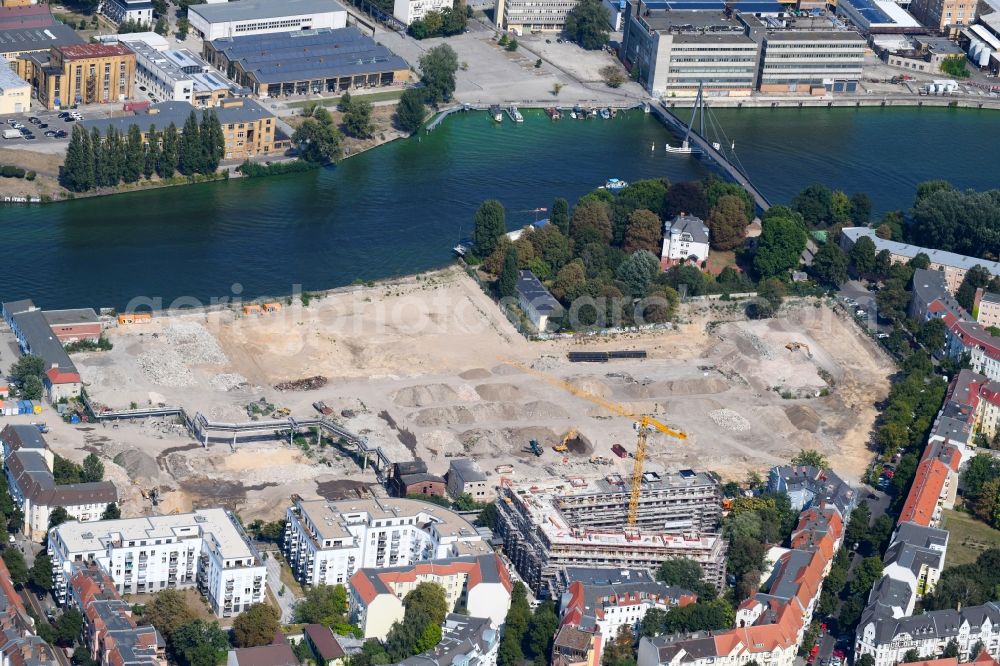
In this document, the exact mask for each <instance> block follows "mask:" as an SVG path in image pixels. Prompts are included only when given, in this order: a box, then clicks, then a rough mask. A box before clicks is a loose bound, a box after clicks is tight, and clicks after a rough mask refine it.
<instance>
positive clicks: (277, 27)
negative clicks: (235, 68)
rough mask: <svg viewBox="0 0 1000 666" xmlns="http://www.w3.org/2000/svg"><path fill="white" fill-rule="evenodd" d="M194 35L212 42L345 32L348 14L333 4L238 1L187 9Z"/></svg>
mask: <svg viewBox="0 0 1000 666" xmlns="http://www.w3.org/2000/svg"><path fill="white" fill-rule="evenodd" d="M188 20H189V21H190V22H191V28H192V29H193V30H194V32H195V34H196V35H198V36H199V37H201V38H202V39H204V40H205V41H211V40H213V39H219V38H220V37H239V36H242V35H260V34H264V33H276V32H289V31H296V30H314V29H317V28H344V27H346V26H347V10H346V9H344V7H343V6H342V5H341V4H339V3H338V2H335V0H280V1H277V2H276V1H275V0H237V1H236V2H220V3H213V4H205V5H193V6H191V7H190V8H189V9H188Z"/></svg>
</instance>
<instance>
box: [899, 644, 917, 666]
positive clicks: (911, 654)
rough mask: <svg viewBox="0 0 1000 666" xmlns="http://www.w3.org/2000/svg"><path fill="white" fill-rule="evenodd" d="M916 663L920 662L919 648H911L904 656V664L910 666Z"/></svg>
mask: <svg viewBox="0 0 1000 666" xmlns="http://www.w3.org/2000/svg"><path fill="white" fill-rule="evenodd" d="M915 661H920V653H919V652H917V648H910V649H909V650H907V651H906V652H905V653H904V654H903V662H902V663H904V664H909V663H913V662H915Z"/></svg>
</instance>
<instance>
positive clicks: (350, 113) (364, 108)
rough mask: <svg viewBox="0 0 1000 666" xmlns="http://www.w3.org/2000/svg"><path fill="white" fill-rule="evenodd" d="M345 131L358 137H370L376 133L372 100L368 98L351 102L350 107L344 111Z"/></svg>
mask: <svg viewBox="0 0 1000 666" xmlns="http://www.w3.org/2000/svg"><path fill="white" fill-rule="evenodd" d="M345 94H346V93H345ZM344 132H345V133H346V134H347V135H348V136H353V137H355V138H357V139H369V138H371V137H372V136H373V135H374V134H375V123H374V122H372V103H371V102H369V101H368V100H366V99H357V100H354V101H353V102H351V104H350V108H348V109H347V111H346V112H345V113H344Z"/></svg>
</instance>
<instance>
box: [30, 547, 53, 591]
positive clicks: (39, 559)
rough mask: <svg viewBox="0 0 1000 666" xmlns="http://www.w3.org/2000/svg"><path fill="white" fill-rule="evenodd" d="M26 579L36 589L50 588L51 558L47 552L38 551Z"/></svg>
mask: <svg viewBox="0 0 1000 666" xmlns="http://www.w3.org/2000/svg"><path fill="white" fill-rule="evenodd" d="M28 580H29V581H30V582H31V585H32V586H33V587H35V588H36V589H39V590H44V591H46V592H48V591H49V590H51V589H52V559H51V558H50V557H49V556H48V554H47V553H39V554H38V555H37V556H36V557H35V563H34V564H32V565H31V570H30V571H29V572H28Z"/></svg>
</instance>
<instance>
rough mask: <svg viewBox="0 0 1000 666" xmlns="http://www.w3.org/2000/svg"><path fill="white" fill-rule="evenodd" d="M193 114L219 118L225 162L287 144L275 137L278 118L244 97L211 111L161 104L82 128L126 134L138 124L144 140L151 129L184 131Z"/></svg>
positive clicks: (86, 122) (183, 104) (228, 100)
mask: <svg viewBox="0 0 1000 666" xmlns="http://www.w3.org/2000/svg"><path fill="white" fill-rule="evenodd" d="M192 111H193V112H194V114H195V117H196V118H197V119H198V122H199V123H200V122H201V120H202V115H203V114H204V113H205V112H206V111H211V112H212V113H214V114H215V115H216V116H217V117H218V118H219V123H220V124H221V125H222V133H223V136H224V137H225V140H226V146H225V150H224V152H223V159H226V160H245V159H247V158H249V157H253V156H255V155H264V154H268V153H274V152H278V151H280V150H282V146H283V145H284V144H286V143H287V140H284V139H281V138H279V137H278V136H277V135H276V128H277V119H276V118H275V117H274V116H273V115H272V114H271V112H270V111H268V110H267V109H265V108H264V107H263V106H261V105H260V104H258V103H257V102H255V101H253V100H252V99H241V98H226V99H223V100H222V101H221V102H220V103H219V106H217V107H214V108H212V109H199V108H196V107H194V106H192V105H191V104H189V103H188V102H160V103H159V104H153V105H152V106H150V107H149V108H147V109H141V110H139V111H137V112H136V114H135V115H132V116H117V117H114V118H96V119H94V120H84V121H83V122H81V123H80V125H81V126H83V127H84V128H86V129H87V130H92V129H94V128H95V127H96V128H97V129H98V130H99V131H100V132H101V133H102V134H104V133H106V132H107V130H108V128H109V127H114V128H115V129H117V130H118V131H119V132H121V133H122V134H127V133H128V130H129V128H130V127H131V126H132V125H138V126H139V130H140V131H141V132H142V134H143V138H145V136H146V135H147V134H148V133H149V130H150V128H152V127H155V128H156V129H157V130H163V129H165V128H166V127H169V126H170V125H171V124H173V125H174V126H175V127H176V128H177V129H178V131H182V130H183V128H184V122H185V121H186V120H187V119H188V117H189V116H190V115H191V112H192Z"/></svg>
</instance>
